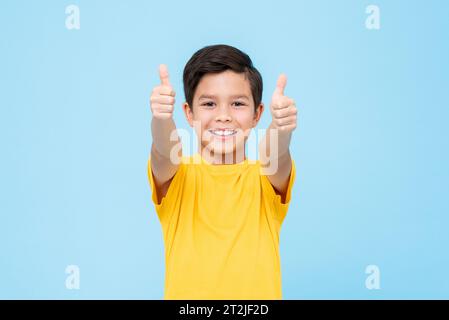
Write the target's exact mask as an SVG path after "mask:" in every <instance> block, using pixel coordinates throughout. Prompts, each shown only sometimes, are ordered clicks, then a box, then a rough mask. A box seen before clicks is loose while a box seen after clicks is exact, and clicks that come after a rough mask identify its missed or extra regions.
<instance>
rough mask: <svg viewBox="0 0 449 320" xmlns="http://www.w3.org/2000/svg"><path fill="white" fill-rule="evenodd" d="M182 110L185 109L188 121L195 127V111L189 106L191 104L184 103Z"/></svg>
mask: <svg viewBox="0 0 449 320" xmlns="http://www.w3.org/2000/svg"><path fill="white" fill-rule="evenodd" d="M182 110H183V111H184V114H185V116H186V119H187V122H188V123H189V125H190V126H191V127H192V128H193V112H192V110H191V109H190V106H189V104H188V103H187V102H184V103H183V105H182Z"/></svg>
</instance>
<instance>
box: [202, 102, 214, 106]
mask: <svg viewBox="0 0 449 320" xmlns="http://www.w3.org/2000/svg"><path fill="white" fill-rule="evenodd" d="M213 105H214V103H213V102H205V103H203V104H202V106H206V107H212V106H213Z"/></svg>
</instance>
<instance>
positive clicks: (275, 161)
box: [259, 74, 297, 202]
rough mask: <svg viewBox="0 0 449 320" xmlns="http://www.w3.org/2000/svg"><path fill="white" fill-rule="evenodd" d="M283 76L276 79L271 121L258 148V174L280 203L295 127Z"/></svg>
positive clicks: (287, 173) (288, 173)
mask: <svg viewBox="0 0 449 320" xmlns="http://www.w3.org/2000/svg"><path fill="white" fill-rule="evenodd" d="M286 85H287V78H286V76H285V75H283V74H282V75H280V76H279V79H278V81H277V86H276V89H275V91H274V93H273V98H272V101H271V105H270V110H271V114H272V117H273V120H272V122H271V124H270V126H269V127H268V129H267V131H266V134H265V136H264V138H263V139H262V140H261V142H260V144H259V159H260V161H261V163H262V167H261V168H262V174H265V175H267V178H268V180H269V181H270V183H271V184H272V185H273V187H274V189H275V191H276V193H277V194H279V195H281V199H282V201H283V202H284V201H285V197H286V192H287V189H288V182H289V180H290V174H291V170H292V158H291V155H290V149H289V147H290V141H291V137H292V133H293V130H295V128H296V123H297V109H296V106H295V101H294V100H293V99H290V98H289V97H287V96H285V95H284V89H285V86H286Z"/></svg>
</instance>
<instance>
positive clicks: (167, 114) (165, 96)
mask: <svg viewBox="0 0 449 320" xmlns="http://www.w3.org/2000/svg"><path fill="white" fill-rule="evenodd" d="M159 78H160V79H161V84H160V85H158V86H156V87H154V89H153V91H152V93H151V97H150V106H151V112H152V113H153V118H157V119H163V120H166V119H170V118H172V116H173V110H174V105H175V91H174V90H173V87H172V86H171V84H170V80H169V75H168V69H167V66H166V65H165V64H161V65H160V66H159Z"/></svg>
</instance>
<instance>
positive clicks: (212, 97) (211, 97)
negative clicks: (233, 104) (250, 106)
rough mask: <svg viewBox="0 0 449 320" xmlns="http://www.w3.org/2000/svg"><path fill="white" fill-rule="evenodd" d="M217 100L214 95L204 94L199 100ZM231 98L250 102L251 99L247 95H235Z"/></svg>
mask: <svg viewBox="0 0 449 320" xmlns="http://www.w3.org/2000/svg"><path fill="white" fill-rule="evenodd" d="M215 98H216V96H214V95H210V94H202V95H200V97H199V98H198V100H201V99H215ZM231 98H233V99H239V98H244V99H248V100H250V99H249V97H248V96H247V95H246V94H235V95H232V96H231Z"/></svg>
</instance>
